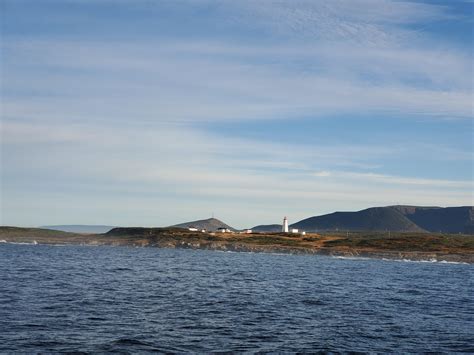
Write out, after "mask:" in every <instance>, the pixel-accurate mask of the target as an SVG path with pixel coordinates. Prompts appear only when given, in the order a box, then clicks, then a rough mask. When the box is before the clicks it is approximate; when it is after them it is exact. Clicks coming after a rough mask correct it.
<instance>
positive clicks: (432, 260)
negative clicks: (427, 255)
mask: <svg viewBox="0 0 474 355" xmlns="http://www.w3.org/2000/svg"><path fill="white" fill-rule="evenodd" d="M331 258H333V259H343V260H382V261H395V262H402V263H429V264H435V263H437V264H453V265H470V264H469V263H467V262H464V261H448V260H438V259H436V258H431V259H424V260H423V259H421V260H413V259H390V258H377V257H376V256H374V257H373V258H371V257H365V256H360V257H359V256H342V255H332V256H331Z"/></svg>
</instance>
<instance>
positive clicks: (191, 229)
mask: <svg viewBox="0 0 474 355" xmlns="http://www.w3.org/2000/svg"><path fill="white" fill-rule="evenodd" d="M188 231H191V232H197V228H194V227H189V228H188Z"/></svg>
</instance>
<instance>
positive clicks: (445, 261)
mask: <svg viewBox="0 0 474 355" xmlns="http://www.w3.org/2000/svg"><path fill="white" fill-rule="evenodd" d="M382 260H383V261H396V262H400V263H424V264H426V263H429V264H454V265H470V264H469V263H466V262H464V261H448V260H438V259H435V258H431V259H426V260H413V259H386V258H382Z"/></svg>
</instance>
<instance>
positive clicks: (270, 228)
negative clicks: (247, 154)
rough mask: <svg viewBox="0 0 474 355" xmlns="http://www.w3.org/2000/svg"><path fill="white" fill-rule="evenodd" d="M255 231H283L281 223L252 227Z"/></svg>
mask: <svg viewBox="0 0 474 355" xmlns="http://www.w3.org/2000/svg"><path fill="white" fill-rule="evenodd" d="M251 229H252V231H253V232H267V233H269V232H271V233H275V232H281V224H261V225H259V226H255V227H253V228H251Z"/></svg>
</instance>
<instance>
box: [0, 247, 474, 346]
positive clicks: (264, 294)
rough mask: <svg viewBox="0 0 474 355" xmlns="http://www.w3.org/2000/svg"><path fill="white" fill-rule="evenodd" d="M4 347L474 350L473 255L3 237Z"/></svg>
mask: <svg viewBox="0 0 474 355" xmlns="http://www.w3.org/2000/svg"><path fill="white" fill-rule="evenodd" d="M0 270H1V272H0V304H1V307H0V352H6V351H26V352H33V351H36V352H38V351H43V352H48V351H82V352H98V351H102V352H104V351H129V352H137V351H163V352H190V351H196V352H210V351H222V350H227V351H249V352H255V351H290V352H293V351H317V350H321V351H347V350H354V351H378V352H385V351H397V352H406V351H445V352H446V351H466V352H474V346H473V344H472V338H473V337H472V336H473V334H472V329H474V301H473V299H472V296H473V291H472V290H473V289H472V287H473V285H472V281H473V275H474V267H473V266H472V265H464V264H444V263H421V262H409V263H408V262H396V261H383V260H350V259H337V258H330V257H325V256H301V255H277V254H253V253H224V252H215V251H205V250H196V251H194V250H173V249H157V248H129V247H107V246H103V247H80V246H46V245H12V244H0Z"/></svg>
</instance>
